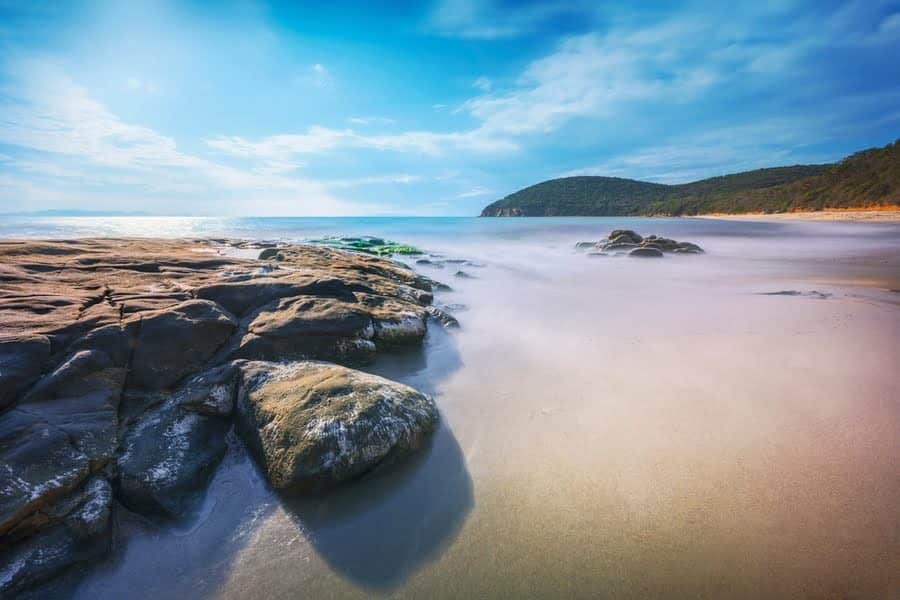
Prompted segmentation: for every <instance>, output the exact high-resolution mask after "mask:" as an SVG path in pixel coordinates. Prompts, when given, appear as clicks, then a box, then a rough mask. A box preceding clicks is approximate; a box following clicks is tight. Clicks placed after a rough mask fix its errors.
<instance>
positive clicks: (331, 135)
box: [207, 126, 517, 163]
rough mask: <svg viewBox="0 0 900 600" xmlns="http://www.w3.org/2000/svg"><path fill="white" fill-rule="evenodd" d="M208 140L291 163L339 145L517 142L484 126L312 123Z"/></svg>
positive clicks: (237, 152)
mask: <svg viewBox="0 0 900 600" xmlns="http://www.w3.org/2000/svg"><path fill="white" fill-rule="evenodd" d="M207 144H208V145H209V146H210V147H212V148H215V149H217V150H220V151H222V152H226V153H228V154H231V155H233V156H239V157H243V158H254V159H263V160H267V161H278V162H284V163H288V162H290V161H291V160H292V159H293V157H294V156H296V155H298V154H314V153H321V152H325V151H327V150H331V149H334V148H337V147H339V146H340V147H344V148H365V149H370V150H380V151H394V152H417V153H424V154H429V155H439V154H442V153H443V152H444V151H446V150H447V149H458V150H472V151H476V152H502V151H509V150H515V149H516V148H517V146H516V145H515V144H514V143H513V142H511V141H509V140H505V139H501V138H499V137H496V136H491V135H489V134H487V132H484V131H482V130H472V131H466V132H449V133H435V132H432V131H406V132H401V133H392V134H383V135H363V134H359V133H357V132H356V131H354V130H352V129H328V128H325V127H319V126H314V127H310V128H309V129H308V130H307V131H306V133H301V134H285V135H274V136H269V137H265V138H262V139H259V140H256V141H252V140H248V139H246V138H243V137H240V136H220V137H218V138H214V139H212V140H209V141H207Z"/></svg>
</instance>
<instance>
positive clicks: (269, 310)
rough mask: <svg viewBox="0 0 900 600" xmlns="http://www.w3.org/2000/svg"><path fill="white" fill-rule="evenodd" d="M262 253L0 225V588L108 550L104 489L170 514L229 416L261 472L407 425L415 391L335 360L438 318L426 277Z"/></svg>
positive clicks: (329, 476)
mask: <svg viewBox="0 0 900 600" xmlns="http://www.w3.org/2000/svg"><path fill="white" fill-rule="evenodd" d="M244 247H253V246H252V245H249V244H244ZM262 256H263V259H260V260H244V259H238V258H231V257H229V256H227V255H226V254H225V253H223V252H222V248H221V247H217V246H216V245H215V244H214V243H211V242H209V241H206V242H203V241H191V240H113V239H104V240H91V239H88V240H77V241H3V242H0V595H3V596H5V595H7V594H15V593H17V592H19V591H21V590H23V589H26V588H28V587H29V586H31V585H34V584H37V583H40V582H41V581H44V580H46V579H48V578H50V577H52V576H54V575H55V574H57V573H59V572H60V571H62V570H63V569H65V568H66V567H68V566H70V565H72V564H74V563H78V562H82V561H86V560H89V559H92V558H94V557H97V556H99V555H102V554H103V553H104V552H106V551H107V550H108V548H109V544H110V539H111V534H110V523H111V521H110V515H111V513H112V511H113V510H115V507H116V506H117V504H121V505H124V506H125V507H127V508H128V509H130V510H133V511H136V512H139V513H142V514H145V515H150V516H154V517H157V518H177V517H180V516H182V515H185V514H187V513H188V512H189V511H190V510H191V509H192V508H193V507H194V506H195V505H196V501H197V499H198V498H199V497H200V496H201V495H202V493H203V491H204V488H205V486H206V484H207V482H208V481H209V478H210V477H211V475H212V473H213V472H214V470H215V468H216V466H217V465H218V463H219V461H220V460H221V459H222V456H223V455H224V453H225V450H226V435H227V434H228V432H229V430H230V429H231V426H232V423H233V421H234V419H235V418H236V420H237V424H238V431H239V432H240V433H241V438H242V439H244V440H246V441H247V445H248V446H249V448H250V449H251V454H252V455H253V456H255V457H257V459H258V460H259V462H260V465H261V468H262V469H263V471H264V472H265V473H266V474H267V475H268V477H269V480H270V481H271V482H272V485H273V486H274V487H275V488H276V489H284V490H295V491H300V492H315V491H319V490H323V489H326V488H328V487H330V486H333V485H336V484H338V483H340V482H341V481H344V480H346V479H349V478H353V477H356V476H358V475H361V474H363V473H365V472H367V471H369V470H371V469H373V468H375V467H376V466H379V465H383V464H387V463H389V462H390V461H391V460H393V459H395V458H398V457H400V456H403V455H404V454H406V453H408V452H410V451H412V450H414V449H415V448H417V447H419V446H420V445H421V444H422V443H424V440H425V437H426V436H427V434H428V433H429V432H430V431H431V430H432V429H433V428H434V425H435V422H436V419H437V411H436V408H435V406H434V403H433V401H432V400H431V399H430V398H428V397H426V396H424V395H423V394H420V393H419V392H416V391H415V390H413V389H411V388H408V387H406V386H402V385H400V384H397V383H393V382H390V381H387V380H384V379H381V378H377V377H374V376H371V375H367V374H364V373H362V372H359V371H355V370H353V369H350V368H348V367H347V366H352V365H359V364H361V363H365V362H367V361H370V360H372V358H373V357H374V356H375V354H376V353H378V352H381V351H389V350H391V349H393V348H397V347H400V346H406V345H410V344H416V343H419V342H421V340H422V338H423V337H424V335H425V332H426V328H427V321H428V320H429V318H434V319H436V320H437V321H440V322H441V323H446V324H448V325H452V324H455V319H454V318H453V317H452V316H451V315H449V314H447V313H446V312H444V311H442V310H440V309H436V308H434V307H431V306H430V304H431V302H432V293H431V290H432V287H433V286H434V283H435V282H432V281H431V280H429V279H428V278H425V277H422V276H420V275H417V274H416V273H415V272H413V271H411V270H410V269H408V268H406V267H405V266H403V265H400V264H397V263H395V262H392V261H390V260H387V259H385V258H380V257H375V256H368V255H364V254H359V253H352V252H346V251H342V250H336V249H332V248H328V247H323V246H314V245H302V246H281V245H275V244H268V245H266V248H265V249H264V250H263V251H262ZM288 360H294V361H301V362H297V363H295V364H293V365H290V364H288V365H285V364H283V363H282V364H278V365H276V364H273V363H271V362H260V361H288ZM323 360H327V361H332V362H334V363H340V364H343V365H347V366H338V365H335V364H331V363H324V362H316V361H323ZM236 407H237V408H236Z"/></svg>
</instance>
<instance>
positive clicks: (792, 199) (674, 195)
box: [481, 140, 900, 217]
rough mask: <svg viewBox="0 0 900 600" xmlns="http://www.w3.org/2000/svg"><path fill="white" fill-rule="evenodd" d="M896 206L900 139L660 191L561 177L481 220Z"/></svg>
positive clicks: (617, 181) (493, 207) (493, 208)
mask: <svg viewBox="0 0 900 600" xmlns="http://www.w3.org/2000/svg"><path fill="white" fill-rule="evenodd" d="M877 206H900V140H898V141H895V142H894V143H893V144H889V145H887V146H885V147H884V148H875V149H871V150H864V151H862V152H857V153H856V154H853V155H852V156H849V157H847V158H845V159H844V160H842V161H840V162H838V163H835V164H829V165H795V166H791V167H774V168H770V169H757V170H755V171H746V172H743V173H735V174H733V175H723V176H721V177H712V178H710V179H703V180H701V181H695V182H693V183H685V184H680V185H663V184H659V183H648V182H645V181H636V180H633V179H621V178H618V177H593V176H582V177H563V178H560V179H551V180H549V181H544V182H542V183H538V184H536V185H532V186H530V187H527V188H524V189H522V190H519V191H518V192H515V193H513V194H510V195H509V196H506V197H505V198H503V199H502V200H498V201H496V202H494V203H492V204H489V205H488V206H486V207H485V208H484V210H483V211H482V212H481V216H483V217H510V216H516V217H518V216H522V217H537V216H541V217H543V216H639V215H697V214H709V213H745V212H768V213H774V212H789V211H798V210H799V211H803V210H821V209H823V208H865V207H877Z"/></svg>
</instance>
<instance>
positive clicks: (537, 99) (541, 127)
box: [463, 24, 718, 135]
mask: <svg viewBox="0 0 900 600" xmlns="http://www.w3.org/2000/svg"><path fill="white" fill-rule="evenodd" d="M695 33H696V32H695V31H693V30H692V29H691V28H690V27H688V26H687V25H684V24H666V25H664V26H659V27H656V28H649V29H644V30H639V31H637V32H612V33H609V34H607V35H603V36H601V35H598V34H587V35H581V36H575V37H572V38H569V39H567V40H565V41H564V42H563V43H562V44H561V45H560V47H559V48H558V49H557V50H556V51H555V52H553V53H552V54H550V55H548V56H546V57H544V58H541V59H539V60H536V61H534V62H532V63H531V64H530V65H529V66H528V67H527V68H526V70H525V71H524V73H523V74H522V75H521V76H520V77H519V79H518V83H517V85H516V87H514V88H513V89H512V90H509V91H507V92H504V93H500V94H485V95H482V96H479V97H477V98H473V99H471V100H469V101H467V102H466V103H465V104H464V105H463V108H464V110H466V111H468V112H469V113H470V114H471V115H473V116H474V117H475V118H477V119H478V120H479V121H481V127H482V128H483V129H484V130H486V131H488V132H493V133H496V134H506V135H522V134H527V133H532V132H549V131H554V130H556V129H558V128H559V127H560V126H562V125H563V124H564V123H566V122H568V121H570V120H571V119H574V118H579V117H591V118H609V117H612V116H613V115H614V114H615V111H616V110H617V109H618V108H620V107H622V106H623V105H626V104H628V103H632V102H635V101H638V100H642V99H651V98H666V99H667V101H669V102H679V101H684V100H687V99H690V98H692V97H694V96H695V95H696V94H698V93H700V92H702V91H703V90H705V89H707V88H709V87H710V86H711V85H712V84H713V83H714V82H715V81H716V79H717V76H718V74H717V73H716V72H715V71H714V70H712V69H711V68H710V67H708V66H705V65H704V66H699V65H696V64H694V63H692V62H690V61H685V60H684V56H683V51H679V50H673V49H670V50H667V51H663V52H660V51H659V48H660V47H662V48H673V47H683V42H684V41H685V39H687V38H689V37H690V36H692V35H694V34H695Z"/></svg>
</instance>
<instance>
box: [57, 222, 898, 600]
mask: <svg viewBox="0 0 900 600" xmlns="http://www.w3.org/2000/svg"><path fill="white" fill-rule="evenodd" d="M426 225H427V226H426ZM623 225H628V226H630V228H633V229H636V230H639V231H641V232H642V233H645V234H647V233H660V234H664V235H668V236H671V237H673V238H676V239H679V240H689V241H691V242H695V243H697V244H699V245H700V246H702V247H703V248H704V249H705V250H706V253H705V254H702V255H667V256H666V257H664V258H661V259H636V258H629V257H627V256H591V255H589V254H587V253H585V252H579V251H576V250H575V248H574V244H575V242H577V241H584V240H592V239H593V240H596V239H599V238H600V237H603V236H604V235H605V234H606V233H608V231H609V230H610V229H613V228H616V227H622V226H623ZM192 226H193V227H196V223H194V224H193V225H192ZM177 227H178V224H177V223H175V222H173V223H171V228H170V229H171V230H172V231H177V230H178V229H177ZM241 227H242V228H243V229H242V230H243V231H249V230H250V229H249V227H250V225H247V224H242V225H241ZM265 227H268V228H269V231H271V227H272V224H271V223H265ZM354 227H357V228H358V227H371V223H369V222H366V223H364V224H362V225H354ZM392 228H393V229H392ZM266 231H267V230H266V229H260V230H259V234H258V235H259V236H260V237H264V236H265V235H266ZM356 231H358V230H357V229H348V233H355V232H356ZM382 231H384V232H385V237H386V238H388V239H397V240H402V241H403V242H406V243H411V244H415V245H417V246H419V247H422V248H425V249H427V252H428V254H427V255H426V256H427V257H428V261H429V262H421V263H419V262H417V260H418V259H416V258H414V257H399V258H397V257H395V258H397V259H398V260H401V261H403V262H405V263H407V264H409V265H410V266H412V267H415V268H416V269H417V270H418V271H419V272H420V273H422V274H424V275H427V276H428V277H432V278H434V279H436V280H439V281H445V282H448V283H450V284H451V286H452V291H447V290H443V291H436V292H435V296H434V302H435V304H436V305H437V306H445V307H449V308H451V309H452V310H453V311H454V314H455V315H456V316H457V317H458V318H459V321H460V323H461V327H460V328H459V329H458V330H455V331H451V330H445V329H443V328H441V327H436V326H430V327H429V328H428V332H427V334H426V336H425V340H424V346H423V348H422V349H421V350H416V351H411V352H401V353H379V355H378V357H377V358H376V360H375V362H374V363H372V364H370V365H369V366H366V367H363V368H364V369H365V370H366V371H369V372H371V373H373V374H376V375H379V376H383V377H386V378H388V379H390V380H395V381H399V382H402V383H405V384H408V385H410V386H413V387H414V388H416V389H419V390H421V391H423V392H425V393H427V394H430V395H431V396H432V397H433V398H434V399H435V402H436V404H437V407H438V409H439V411H440V425H439V426H438V429H437V431H436V432H435V434H434V437H433V440H432V442H431V444H430V445H429V446H428V447H427V448H426V449H425V450H424V451H423V452H421V454H419V455H418V456H417V457H415V458H414V459H413V460H410V461H408V462H406V463H405V464H404V465H402V466H400V467H398V468H396V469H392V470H389V471H387V472H384V473H380V474H377V475H375V476H371V477H367V478H364V479H362V480H359V481H355V482H352V483H351V484H349V485H347V486H345V487H343V488H342V489H340V490H339V491H337V492H335V493H333V494H330V495H327V496H324V497H322V498H308V499H296V500H294V499H288V498H285V497H283V496H282V495H280V494H278V493H276V492H275V491H273V490H272V488H271V487H270V485H269V484H267V482H266V478H265V476H264V474H263V473H261V471H260V470H259V468H258V467H257V466H255V465H254V463H253V461H251V460H250V459H249V458H248V456H247V455H246V453H245V451H244V450H243V449H242V446H241V445H240V443H239V442H238V441H237V440H235V439H230V441H229V443H228V450H227V453H226V455H225V457H224V459H223V461H222V464H221V465H220V466H219V468H218V470H217V471H216V473H215V475H214V477H213V478H212V480H211V482H210V484H209V488H208V491H207V494H206V496H205V498H204V500H203V503H202V505H201V506H200V507H199V508H198V509H197V511H196V512H195V513H192V516H190V517H187V518H185V519H183V520H180V521H176V522H169V521H165V520H162V521H160V520H153V519H150V520H148V519H146V518H143V517H139V516H137V515H134V514H133V513H131V512H130V511H128V510H124V509H122V508H121V507H119V508H118V510H117V511H116V517H115V519H116V523H117V528H116V543H115V545H114V550H113V552H112V554H111V555H110V556H108V557H107V558H106V559H103V560H100V561H99V562H97V563H95V564H93V565H92V566H91V567H90V568H86V569H85V570H84V571H83V572H82V575H81V576H79V577H78V578H76V579H75V580H73V581H70V583H69V584H68V585H69V586H70V587H68V588H66V590H67V592H66V593H67V594H69V595H71V596H73V597H75V598H84V599H88V598H90V599H91V600H96V599H98V598H119V597H122V596H123V595H126V594H127V595H128V596H129V597H134V598H152V597H159V596H161V595H162V596H171V595H180V596H190V597H196V598H213V597H215V598H246V597H259V596H265V597H269V598H285V599H286V598H293V597H296V594H297V590H303V593H304V594H305V595H306V596H308V597H315V598H368V597H372V596H381V597H392V598H420V597H432V598H456V597H522V596H529V597H559V596H560V595H561V594H562V595H564V596H566V597H573V598H589V597H595V596H596V593H597V591H598V590H602V591H603V593H605V594H608V595H610V596H614V597H621V598H645V597H648V596H649V597H661V596H665V597H674V598H694V597H729V598H758V597H760V596H765V597H771V598H796V597H810V598H829V597H865V598H870V597H871V598H876V597H890V595H891V594H892V593H893V592H895V591H896V590H898V589H900V580H898V577H897V573H900V569H898V568H897V567H898V565H900V552H898V548H900V539H898V537H897V535H898V533H897V528H896V523H897V519H898V512H897V506H900V484H898V480H897V478H896V472H897V456H898V455H900V445H898V439H897V436H896V432H897V430H898V428H900V406H898V404H897V400H896V399H897V398H900V381H898V380H897V377H896V365H897V364H898V361H900V346H898V341H897V340H898V339H900V293H898V291H897V290H898V289H900V280H898V269H897V264H898V260H900V236H898V230H897V229H896V226H895V225H893V224H891V223H818V222H816V223H811V222H793V221H790V222H788V221H781V222H777V223H776V222H765V223H758V222H753V221H750V220H747V221H743V220H735V221H731V220H719V221H714V220H708V219H633V220H623V219H618V220H616V219H533V220H532V219H528V220H490V222H486V220H483V219H482V220H478V219H471V220H460V221H453V222H449V223H443V222H435V223H427V224H426V223H425V222H416V221H415V220H412V221H410V222H404V223H402V224H399V225H398V224H389V222H387V221H386V222H385V223H384V224H383V225H382ZM222 233H223V234H225V233H227V231H223V232H222ZM448 258H450V259H453V260H460V261H466V262H442V261H443V260H445V259H448ZM458 271H462V272H464V273H465V275H466V276H465V277H463V276H457V275H456V273H457V272H458Z"/></svg>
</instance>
